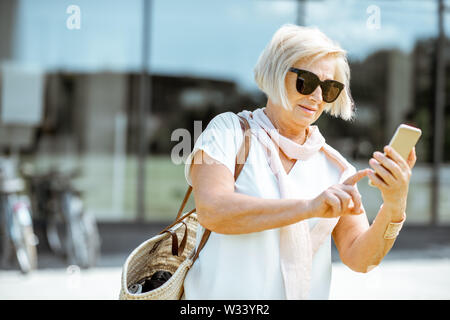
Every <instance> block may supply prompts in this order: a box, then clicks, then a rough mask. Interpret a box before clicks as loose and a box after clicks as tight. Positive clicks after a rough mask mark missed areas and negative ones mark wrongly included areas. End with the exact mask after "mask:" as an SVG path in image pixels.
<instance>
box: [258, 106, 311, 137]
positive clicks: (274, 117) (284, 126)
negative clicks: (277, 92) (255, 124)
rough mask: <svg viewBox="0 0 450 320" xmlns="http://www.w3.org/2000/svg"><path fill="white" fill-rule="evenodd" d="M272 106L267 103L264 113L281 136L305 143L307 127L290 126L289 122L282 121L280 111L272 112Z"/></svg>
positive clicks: (307, 132)
mask: <svg viewBox="0 0 450 320" xmlns="http://www.w3.org/2000/svg"><path fill="white" fill-rule="evenodd" d="M273 110H274V107H273V106H270V105H269V103H267V106H266V108H265V109H264V113H265V114H266V116H267V117H268V118H269V119H270V122H272V124H273V126H274V127H275V129H278V131H279V133H280V134H281V135H282V136H285V137H286V138H288V139H290V140H292V141H294V142H296V143H298V144H300V145H302V144H304V143H305V141H306V138H307V137H308V134H309V128H308V127H306V128H304V127H298V126H292V124H290V123H289V122H286V121H283V119H282V115H283V113H282V112H273Z"/></svg>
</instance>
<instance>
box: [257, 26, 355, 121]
mask: <svg viewBox="0 0 450 320" xmlns="http://www.w3.org/2000/svg"><path fill="white" fill-rule="evenodd" d="M346 54H347V52H346V51H345V50H343V49H342V48H341V47H340V46H339V44H338V43H336V42H333V41H332V40H330V39H329V38H328V37H327V36H326V35H325V34H324V33H323V32H322V31H320V30H319V29H318V28H317V27H301V26H296V25H293V24H285V25H283V26H282V27H281V28H280V29H278V30H277V31H276V32H275V34H274V35H273V37H272V40H271V41H270V43H269V44H268V45H267V47H266V48H265V49H264V51H263V52H262V53H261V55H260V56H259V59H258V62H257V63H256V66H255V69H254V75H255V81H256V83H257V84H258V87H259V88H260V89H261V90H262V91H263V92H264V93H265V94H266V95H267V96H268V97H269V98H270V99H272V100H273V101H274V102H275V103H280V104H281V105H282V106H283V107H284V108H286V109H287V110H290V109H292V106H290V104H289V101H288V98H287V92H286V88H285V78H286V74H287V72H288V70H289V68H290V67H292V66H294V64H295V63H296V62H298V61H299V60H304V61H308V62H309V64H311V63H313V62H314V61H316V60H318V59H320V58H323V57H325V56H328V55H331V56H333V57H334V58H335V59H336V65H335V74H334V80H337V81H339V82H342V83H343V84H344V85H345V88H344V90H342V92H341V94H340V95H339V97H338V98H337V99H336V100H335V101H334V102H332V103H329V104H326V105H325V108H324V110H325V111H326V112H328V113H329V114H331V115H333V116H335V117H341V118H342V119H344V120H350V119H351V118H352V117H353V115H354V113H353V109H354V102H353V99H352V97H351V94H350V87H349V85H350V67H349V65H348V61H347V57H346Z"/></svg>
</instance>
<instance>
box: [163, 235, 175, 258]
mask: <svg viewBox="0 0 450 320" xmlns="http://www.w3.org/2000/svg"><path fill="white" fill-rule="evenodd" d="M164 232H167V233H169V234H170V235H171V236H172V255H174V256H177V255H178V238H177V234H176V233H175V232H174V231H173V230H171V229H169V230H166V231H164Z"/></svg>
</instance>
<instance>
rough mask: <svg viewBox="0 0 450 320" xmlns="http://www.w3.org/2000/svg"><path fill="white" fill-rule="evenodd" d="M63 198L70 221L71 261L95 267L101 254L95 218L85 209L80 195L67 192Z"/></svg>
mask: <svg viewBox="0 0 450 320" xmlns="http://www.w3.org/2000/svg"><path fill="white" fill-rule="evenodd" d="M63 199H64V205H63V207H64V208H65V210H66V219H67V222H68V223H67V231H68V232H67V234H66V236H67V237H66V239H67V242H66V248H67V252H68V258H69V261H70V262H71V263H74V264H77V265H79V266H80V267H82V268H89V267H93V266H95V264H96V263H97V259H98V257H99V255H100V237H99V234H98V229H97V224H96V222H95V219H94V217H93V216H92V215H90V214H88V213H86V212H85V211H84V210H83V202H82V200H81V198H80V197H79V196H78V195H75V194H73V193H66V194H65V195H64V198H63Z"/></svg>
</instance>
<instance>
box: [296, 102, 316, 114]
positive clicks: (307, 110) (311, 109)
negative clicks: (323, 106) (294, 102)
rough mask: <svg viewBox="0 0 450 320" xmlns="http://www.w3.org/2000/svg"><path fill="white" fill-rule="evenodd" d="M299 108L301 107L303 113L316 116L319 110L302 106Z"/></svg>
mask: <svg viewBox="0 0 450 320" xmlns="http://www.w3.org/2000/svg"><path fill="white" fill-rule="evenodd" d="M298 106H299V107H300V109H302V110H303V111H305V112H306V113H308V114H314V113H316V111H317V110H315V109H313V108H309V107H305V106H302V105H300V104H299V105H298Z"/></svg>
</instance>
